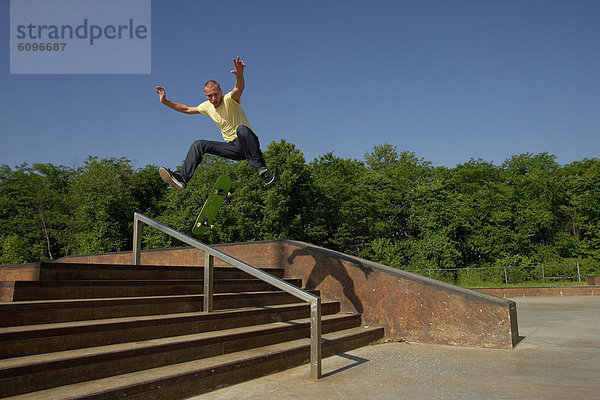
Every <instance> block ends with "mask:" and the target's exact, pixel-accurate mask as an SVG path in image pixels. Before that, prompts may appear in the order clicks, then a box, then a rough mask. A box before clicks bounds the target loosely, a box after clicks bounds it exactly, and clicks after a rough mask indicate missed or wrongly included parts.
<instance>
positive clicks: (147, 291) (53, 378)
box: [0, 263, 384, 400]
mask: <svg viewBox="0 0 600 400" xmlns="http://www.w3.org/2000/svg"><path fill="white" fill-rule="evenodd" d="M263 270H265V271H267V272H269V273H271V274H273V275H275V276H277V277H279V278H283V274H284V270H283V269H282V268H281V269H280V268H267V269H263ZM202 279H203V268H201V267H173V266H168V267H162V266H133V265H105V264H76V263H52V264H45V263H44V264H42V265H41V266H40V270H39V279H38V280H36V281H18V282H14V289H13V296H12V298H13V301H12V302H4V303H0V397H1V398H5V397H6V398H9V399H53V400H54V399H117V398H118V399H122V398H134V399H181V398H185V397H188V396H192V395H196V394H199V393H203V392H206V391H210V390H213V389H215V388H217V387H220V386H225V385H231V384H234V383H238V382H242V381H245V380H249V379H253V378H256V377H260V376H263V375H265V374H269V373H272V372H275V371H279V370H283V369H286V368H290V367H294V366H297V365H301V364H304V363H307V362H308V360H309V358H310V343H309V339H308V338H309V337H310V318H309V316H310V306H309V304H308V303H298V300H297V299H296V298H295V297H293V296H291V295H288V294H286V293H284V292H279V291H277V290H275V289H273V288H272V287H269V286H268V285H266V284H264V283H262V282H261V281H258V280H255V279H254V278H252V277H251V276H249V275H247V274H245V273H244V272H242V271H239V270H237V269H235V268H231V267H215V268H214V299H213V307H214V310H215V311H214V312H211V313H205V312H202V309H203V296H202V290H203V282H202ZM288 282H290V283H292V284H294V285H297V286H300V285H301V281H300V280H295V279H289V280H288ZM383 334H384V332H383V328H364V327H362V326H361V316H360V315H356V314H340V304H339V303H337V302H324V303H323V304H322V337H323V342H322V353H323V356H324V357H326V356H330V355H333V354H336V353H341V352H344V351H348V350H351V349H354V348H357V347H360V346H364V345H367V344H368V343H371V342H373V341H375V340H377V339H380V338H382V337H383ZM307 379H308V367H307Z"/></svg>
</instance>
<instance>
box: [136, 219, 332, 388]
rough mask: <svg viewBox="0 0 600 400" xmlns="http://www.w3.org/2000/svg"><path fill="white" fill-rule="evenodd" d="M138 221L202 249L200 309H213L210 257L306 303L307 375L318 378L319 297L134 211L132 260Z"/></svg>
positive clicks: (138, 243) (138, 236)
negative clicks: (308, 317)
mask: <svg viewBox="0 0 600 400" xmlns="http://www.w3.org/2000/svg"><path fill="white" fill-rule="evenodd" d="M142 223H145V224H147V225H149V226H151V227H153V228H155V229H158V230H159V231H161V232H163V233H166V234H167V235H169V236H171V237H174V238H175V239H178V240H180V241H182V242H184V243H187V244H189V245H190V246H192V247H195V248H197V249H198V250H201V251H203V252H204V311H205V312H211V311H213V266H214V258H215V257H216V258H218V259H219V260H221V261H224V262H226V263H227V264H229V265H231V266H233V267H235V268H238V269H240V270H242V271H244V272H246V273H248V274H250V275H252V276H253V277H255V278H258V279H260V280H262V281H264V282H267V283H269V284H270V285H272V286H275V287H276V288H278V289H280V290H282V291H284V292H286V293H289V294H291V295H293V296H295V297H297V298H299V299H300V300H303V301H306V302H309V303H310V377H311V378H312V379H320V378H321V298H320V297H319V296H315V295H314V294H312V293H309V292H307V291H305V290H302V289H300V288H299V287H297V286H294V285H292V284H291V283H288V282H286V281H284V280H282V279H279V278H277V277H276V276H273V275H271V274H269V273H267V272H265V271H262V270H260V269H258V268H256V267H253V266H251V265H249V264H246V263H245V262H243V261H240V260H238V259H237V258H235V257H232V256H230V255H228V254H225V253H223V252H222V251H220V250H217V249H215V248H212V247H210V246H208V245H207V244H204V243H202V242H199V241H197V240H195V239H193V238H191V237H189V236H187V235H185V234H183V233H181V232H179V231H176V230H175V229H173V228H171V227H168V226H166V225H164V224H161V223H160V222H158V221H155V220H153V219H152V218H150V217H147V216H145V215H144V214H140V213H138V212H136V213H134V215H133V263H134V264H135V265H140V250H141V247H142V226H143V225H142Z"/></svg>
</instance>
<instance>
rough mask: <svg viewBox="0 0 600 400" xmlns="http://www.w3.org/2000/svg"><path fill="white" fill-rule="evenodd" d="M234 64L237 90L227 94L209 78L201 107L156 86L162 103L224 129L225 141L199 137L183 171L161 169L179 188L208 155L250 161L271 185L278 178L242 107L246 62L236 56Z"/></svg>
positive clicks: (190, 151) (161, 172) (171, 182)
mask: <svg viewBox="0 0 600 400" xmlns="http://www.w3.org/2000/svg"><path fill="white" fill-rule="evenodd" d="M233 67H234V69H233V70H232V71H231V73H233V74H235V86H234V88H233V90H232V91H231V92H229V93H227V94H226V95H223V91H222V90H221V87H220V86H219V84H218V83H217V82H215V81H212V80H211V81H208V82H206V84H205V85H204V94H205V95H206V98H207V99H208V100H207V101H205V102H204V103H202V104H200V105H198V106H197V107H190V106H186V105H185V104H180V103H175V102H173V101H170V100H167V97H166V94H165V89H164V88H163V87H161V86H157V87H156V93H158V97H159V100H160V102H161V103H162V104H164V105H166V106H167V107H170V108H172V109H173V110H175V111H179V112H181V113H184V114H203V115H206V116H207V117H210V118H212V120H213V121H215V123H216V124H217V126H218V127H219V128H220V129H221V134H222V135H223V139H224V140H225V142H217V141H211V140H197V141H195V142H194V143H193V144H192V146H191V147H190V150H189V151H188V154H187V157H186V158H185V161H184V162H183V167H182V168H181V170H179V171H175V172H173V171H170V170H168V169H167V168H164V167H161V168H159V170H158V172H159V174H160V176H161V178H162V179H163V180H164V181H165V182H167V183H168V184H169V185H171V186H172V187H173V188H174V189H176V190H183V189H184V187H185V185H186V183H187V182H188V181H189V180H190V179H192V176H193V175H194V171H195V170H196V168H198V165H200V162H202V158H203V157H204V155H205V154H214V155H217V156H221V157H224V158H228V159H230V160H236V161H239V160H248V163H249V164H250V165H251V166H252V168H254V170H255V171H256V172H257V173H258V174H259V175H260V177H261V178H262V180H263V182H264V183H265V184H266V185H270V184H271V183H273V181H274V180H275V178H274V176H273V174H272V173H271V171H269V169H268V168H267V164H266V163H265V160H264V158H263V155H262V152H261V150H260V143H259V141H258V137H257V136H256V134H255V133H254V132H253V131H252V127H251V126H250V123H249V122H248V119H247V118H246V114H244V110H243V109H242V107H241V106H240V100H241V96H242V93H243V92H244V85H245V81H244V68H246V64H245V63H244V61H242V60H240V57H237V58H234V59H233Z"/></svg>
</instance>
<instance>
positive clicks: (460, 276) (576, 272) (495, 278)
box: [410, 263, 587, 287]
mask: <svg viewBox="0 0 600 400" xmlns="http://www.w3.org/2000/svg"><path fill="white" fill-rule="evenodd" d="M410 272H414V273H417V274H419V275H424V276H428V277H430V278H433V279H437V280H440V281H444V282H448V283H453V284H456V285H459V286H466V287H477V286H489V285H518V284H522V283H527V282H531V283H543V284H552V283H553V282H555V283H556V282H581V281H582V275H584V274H583V273H582V269H581V266H580V264H579V263H576V264H553V265H526V266H507V267H479V268H428V269H422V270H412V271H410ZM585 279H587V277H586V276H583V280H585Z"/></svg>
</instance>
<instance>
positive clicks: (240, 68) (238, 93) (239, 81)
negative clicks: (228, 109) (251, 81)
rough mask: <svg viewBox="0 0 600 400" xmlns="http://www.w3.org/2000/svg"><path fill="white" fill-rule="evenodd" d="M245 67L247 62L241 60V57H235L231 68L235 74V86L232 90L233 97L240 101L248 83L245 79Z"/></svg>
mask: <svg viewBox="0 0 600 400" xmlns="http://www.w3.org/2000/svg"><path fill="white" fill-rule="evenodd" d="M244 68H246V63H244V61H242V60H240V57H239V56H238V58H234V59H233V69H232V70H231V73H232V74H235V86H234V87H233V90H232V91H231V98H232V99H234V100H235V101H237V102H238V103H239V102H240V98H241V97H242V93H243V92H244V87H245V85H246V81H245V80H244Z"/></svg>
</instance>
